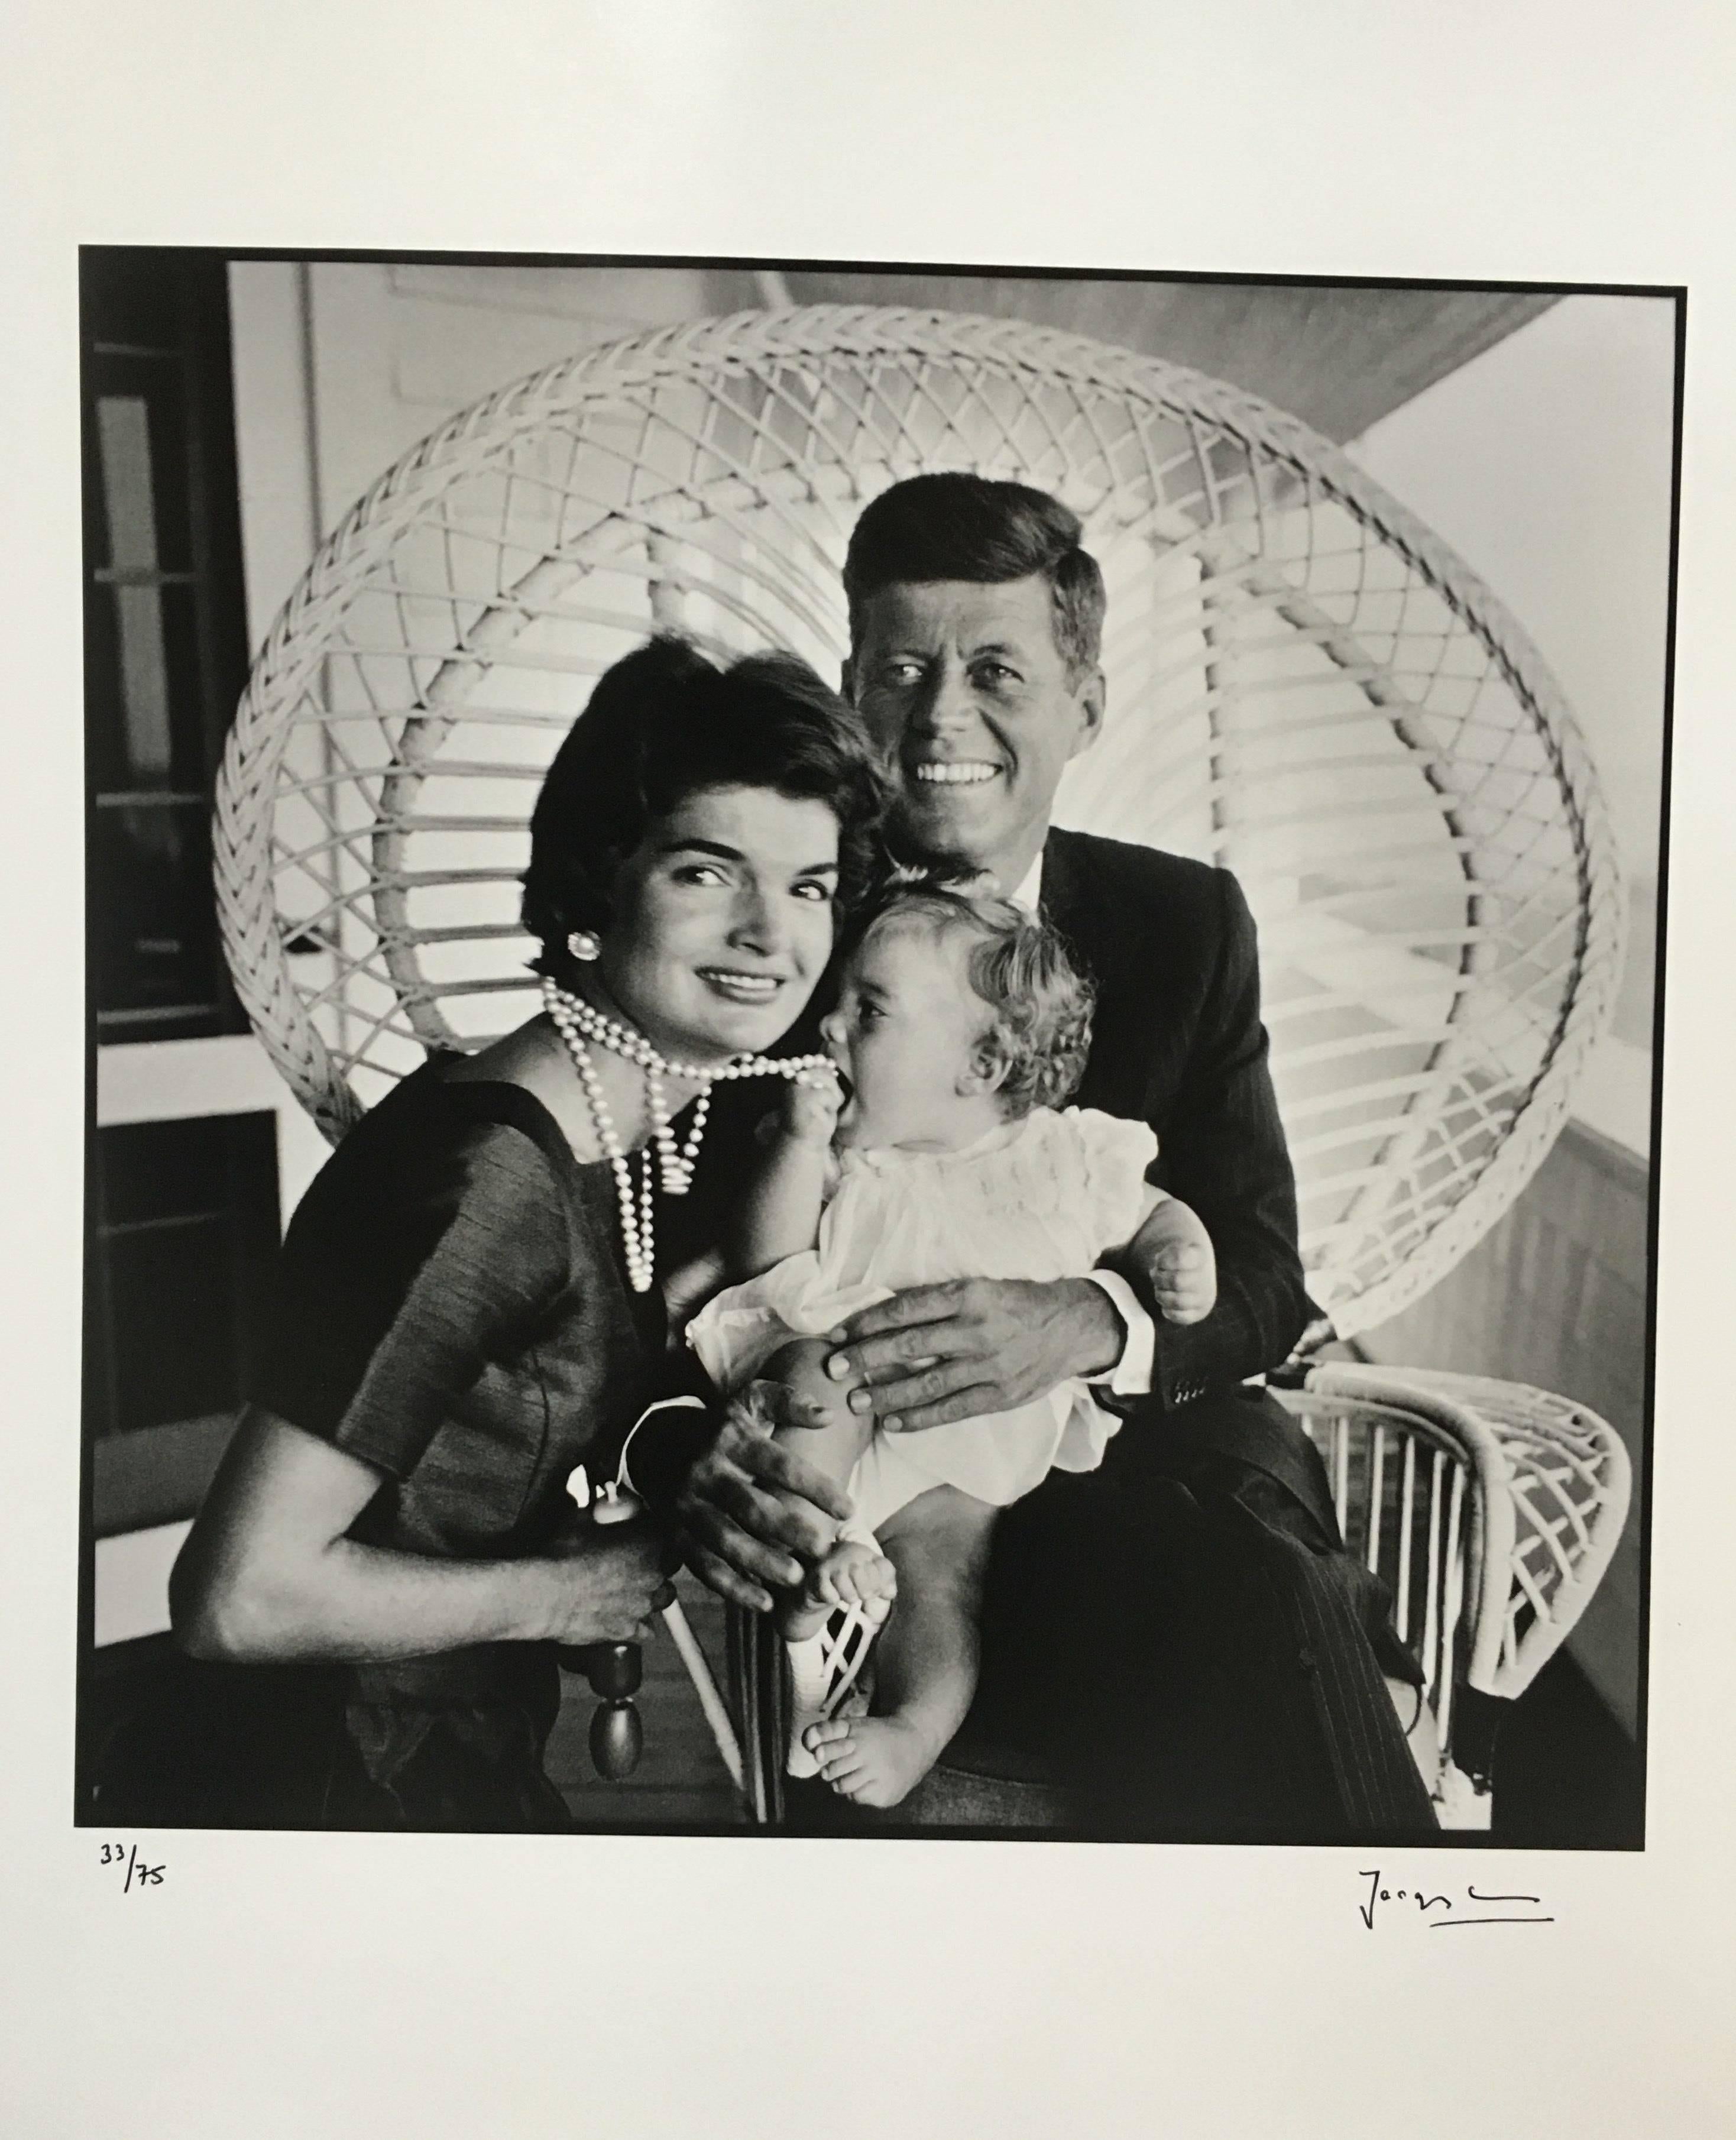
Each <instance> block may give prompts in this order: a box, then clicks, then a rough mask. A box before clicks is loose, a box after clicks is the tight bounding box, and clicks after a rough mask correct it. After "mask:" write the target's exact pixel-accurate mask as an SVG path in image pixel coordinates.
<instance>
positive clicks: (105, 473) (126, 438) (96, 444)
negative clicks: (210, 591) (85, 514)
mask: <svg viewBox="0 0 1736 2140" xmlns="http://www.w3.org/2000/svg"><path fill="white" fill-rule="evenodd" d="M90 378H91V390H92V400H93V404H94V410H95V415H94V420H93V425H92V430H91V447H92V448H93V449H94V451H95V454H96V475H97V486H96V487H97V498H96V504H97V508H98V514H97V518H98V523H99V530H100V537H99V540H98V541H97V542H96V547H95V555H94V557H93V558H92V562H93V563H94V564H95V565H96V567H98V568H99V569H100V570H107V571H116V570H118V571H123V572H189V571H190V570H191V569H192V567H193V562H194V559H193V542H192V530H191V527H190V525H189V503H188V490H187V426H186V422H185V419H184V395H185V393H186V371H185V366H184V363H183V361H182V360H181V359H180V358H179V357H168V358H156V357H150V358H140V357H120V356H93V357H92V358H91V368H90Z"/></svg>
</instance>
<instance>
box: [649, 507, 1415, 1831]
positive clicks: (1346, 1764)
mask: <svg viewBox="0 0 1736 2140" xmlns="http://www.w3.org/2000/svg"><path fill="white" fill-rule="evenodd" d="M1080 534H1081V529H1080V525H1079V523H1078V521H1077V519H1076V518H1075V517H1074V515H1073V514H1072V513H1070V512H1068V511H1067V508H1065V507H1063V506H1062V505H1060V504H1059V503H1057V501H1056V500H1054V499H1053V498H1048V497H1047V496H1046V495H1045V494H1044V493H1042V492H1039V491H1035V490H1031V489H1027V488H1024V487H1023V486H1021V485H1018V484H1013V483H992V482H988V481H987V480H985V479H981V478H978V477H973V476H965V475H934V476H922V477H917V478H915V479H911V480H910V481H908V482H905V483H900V484H897V485H895V486H894V488H892V489H891V490H890V491H888V492H886V493H883V494H882V495H881V496H880V498H877V499H876V500H875V502H874V503H873V504H872V505H870V507H869V508H868V509H867V510H866V512H865V513H863V515H862V517H861V520H860V522H859V523H858V524H857V527H856V531H855V533H854V534H853V536H852V537H851V546H850V551H849V555H848V557H847V559H846V566H845V586H846V593H847V596H848V597H849V601H850V611H851V662H850V666H849V670H848V671H847V674H846V689H847V690H848V691H849V693H850V695H851V698H852V699H854V701H855V703H856V705H857V707H858V708H859V709H861V713H862V714H863V717H864V719H865V720H866V723H867V724H868V726H869V728H870V731H871V732H872V734H874V736H875V740H876V741H877V742H878V743H879V744H880V745H881V747H882V748H883V749H884V750H885V752H886V753H887V756H888V758H889V760H890V763H891V765H892V767H893V768H894V771H895V778H896V782H897V786H898V797H899V799H898V807H897V819H896V824H895V834H896V837H897V839H898V841H899V843H900V846H901V847H903V848H904V849H905V851H907V852H909V853H910V854H911V855H912V856H917V857H921V858H924V859H929V860H946V861H956V862H959V863H960V864H963V865H966V866H970V867H973V868H975V869H979V870H987V871H992V872H993V874H994V875H995V876H996V877H997V878H998V880H999V881H1000V884H1001V886H1002V887H1003V890H1004V891H1007V892H1008V894H1009V896H1013V897H1014V898H1018V899H1020V900H1022V901H1023V902H1024V903H1026V904H1027V905H1029V906H1033V907H1037V906H1040V909H1041V910H1042V913H1043V915H1045V917H1046V918H1047V919H1048V920H1050V921H1051V922H1052V923H1053V925H1055V926H1056V927H1057V929H1059V930H1061V931H1062V934H1063V935H1066V936H1067V939H1068V940H1069V941H1070V942H1071V944H1072V946H1073V948H1074V950H1076V953H1077V954H1078V955H1079V957H1080V960H1081V963H1082V964H1083V965H1084V966H1085V967H1086V969H1088V970H1089V972H1090V973H1091V975H1092V977H1093V979H1095V981H1096V985H1097V990H1098V994H1097V1009H1096V1022H1095V1026H1094V1032H1093V1038H1092V1043H1091V1056H1090V1059H1089V1063H1088V1064H1087V1068H1086V1074H1085V1078H1084V1081H1083V1082H1082V1084H1081V1087H1080V1089H1079V1092H1078V1093H1077V1095H1076V1099H1077V1101H1078V1102H1079V1104H1081V1105H1082V1106H1086V1107H1099V1108H1101V1109H1103V1110H1105V1111H1106V1112H1110V1113H1113V1114H1119V1115H1122V1116H1125V1117H1135V1118H1137V1119H1139V1120H1140V1121H1143V1122H1148V1123H1149V1124H1150V1126H1151V1127H1152V1128H1153V1129H1154V1130H1155V1131H1156V1132H1157V1136H1158V1138H1159V1145H1160V1156H1159V1159H1158V1161H1157V1166H1156V1174H1155V1178H1156V1180H1158V1181H1159V1182H1160V1184H1161V1185H1162V1186H1164V1187H1165V1188H1166V1189H1169V1190H1171V1191H1173V1192H1174V1194H1175V1195H1178V1196H1180V1197H1182V1198H1184V1200H1186V1201H1187V1202H1188V1203H1189V1204H1191V1205H1193V1206H1194V1209H1195V1210H1197V1211H1198V1212H1199V1215H1200V1216H1201V1217H1202V1218H1203V1219H1204V1221H1205V1223H1206V1226H1207V1228H1208V1230H1209V1233H1210V1234H1211V1237H1212V1240H1213V1244H1214V1249H1215V1252H1216V1257H1217V1267H1218V1281H1219V1299H1218V1305H1217V1307H1216V1308H1214V1312H1213V1313H1211V1315H1210V1316H1209V1317H1208V1318H1206V1319H1205V1320H1204V1321H1203V1322H1200V1323H1196V1324H1194V1325H1192V1326H1189V1327H1186V1328H1184V1327H1180V1326H1176V1325H1173V1324H1169V1323H1161V1322H1160V1321H1159V1320H1158V1319H1157V1318H1156V1314H1155V1308H1154V1307H1153V1304H1152V1298H1151V1290H1150V1278H1149V1274H1147V1273H1145V1272H1143V1271H1141V1270H1140V1269H1136V1268H1123V1269H1120V1270H1116V1271H1106V1272H1099V1273H1097V1274H1095V1276H1094V1278H1093V1279H1089V1280H1085V1279H1081V1280H1063V1281H1060V1282H1057V1283H1055V1284H1031V1283H1027V1282H1023V1281H1015V1280H995V1281H992V1280H974V1281H969V1282H967V1283H964V1284H956V1285H950V1286H940V1287H925V1288H919V1289H918V1290H916V1291H915V1292H912V1293H905V1294H901V1295H900V1296H899V1297H898V1298H895V1299H893V1300H891V1301H888V1302H885V1303H882V1304H881V1305H880V1307H878V1308H870V1309H869V1310H868V1311H866V1313H864V1314H862V1315H861V1316H859V1317H857V1318H855V1320H854V1321H853V1323H851V1325H850V1326H849V1328H848V1330H847V1333H846V1334H845V1336H844V1338H842V1340H841V1342H840V1344H839V1347H838V1350H837V1352H836V1354H835V1355H834V1357H833V1359H832V1362H831V1372H833V1373H834V1375H835V1376H836V1377H837V1378H839V1379H840V1380H841V1381H843V1382H847V1383H848V1384H850V1385H851V1391H852V1394H851V1400H850V1401H851V1403H852V1404H853V1405H854V1406H856V1408H858V1409H861V1410H866V1409H869V1408H870V1407H871V1409H872V1410H873V1411H874V1412H875V1415H876V1416H877V1417H878V1419H879V1421H880V1423H881V1424H882V1425H883V1426H885V1427H886V1428H888V1429H889V1430H890V1431H897V1432H905V1433H920V1432H922V1431H924V1429H926V1428H928V1427H929V1426H935V1425H939V1424H940V1423H941V1422H943V1421H949V1420H955V1419H965V1418H972V1417H975V1416H980V1415H986V1414H988V1413H992V1412H996V1411H1008V1410H1011V1409H1013V1407H1015V1406H1018V1405H1021V1404H1024V1403H1027V1402H1028V1401H1032V1399H1034V1398H1036V1397H1037V1396H1040V1395H1042V1393H1043V1392H1044V1391H1047V1390H1048V1389H1050V1388H1052V1387H1054V1386H1055V1385H1056V1384H1057V1383H1058V1382H1061V1381H1062V1380H1064V1379H1065V1378H1067V1377H1069V1376H1072V1375H1085V1376H1087V1377H1091V1378H1092V1379H1093V1380H1094V1381H1096V1382H1098V1383H1100V1384H1101V1385H1102V1386H1103V1391H1104V1394H1105V1395H1106V1396H1107V1397H1108V1399H1109V1401H1111V1402H1112V1403H1114V1404H1116V1406H1118V1408H1119V1409H1121V1411H1123V1413H1124V1416H1125V1425H1124V1427H1123V1429H1122V1431H1121V1433H1120V1434H1118V1435H1117V1436H1116V1438H1115V1440H1114V1441H1112V1442H1111V1444H1110V1447H1109V1451H1108V1454H1107V1455H1106V1460H1105V1462H1104V1464H1103V1465H1102V1467H1101V1470H1098V1471H1096V1472H1091V1473H1084V1474H1072V1473H1065V1472H1057V1473H1054V1474H1052V1475H1051V1476H1050V1477H1049V1479H1048V1480H1046V1481H1045V1482H1044V1484H1043V1485H1042V1486H1040V1487H1039V1488H1038V1489H1037V1491H1036V1492H1035V1493H1033V1494H1032V1495H1029V1496H1028V1497H1027V1499H1025V1500H1024V1501H1022V1502H1021V1503H1019V1504H1017V1505H1016V1506H1015V1507H1014V1508H1013V1509H1009V1510H1008V1511H1007V1513H1006V1514H1005V1515H1004V1516H1003V1519H1002V1520H1001V1523H1000V1524H999V1526H998V1531H997V1535H996V1541H995V1546H994V1550H993V1561H992V1564H991V1569H990V1574H989V1579H988V1598H987V1601H986V1607H985V1613H984V1654H983V1677H982V1683H981V1688H980V1691H979V1693H978V1700H977V1702H976V1705H975V1706H974V1708H973V1711H972V1714H971V1716H970V1718H969V1720H968V1721H967V1723H966V1725H965V1727H964V1730H963V1731H962V1732H961V1733H960V1735H959V1739H958V1740H957V1741H955V1742H954V1747H953V1749H952V1750H950V1752H949V1755H948V1756H947V1762H946V1767H947V1768H948V1769H960V1770H963V1771H964V1772H967V1773H969V1772H975V1773H978V1774H990V1775H1000V1776H1010V1777H1013V1778H1020V1777H1022V1778H1027V1779H1042V1780H1043V1781H1045V1782H1047V1783H1050V1784H1054V1783H1056V1782H1057V1781H1059V1782H1062V1783H1064V1784H1076V1785H1077V1787H1078V1789H1079V1790H1080V1792H1081V1794H1082V1796H1081V1803H1085V1802H1087V1801H1088V1802H1089V1803H1090V1804H1092V1805H1093V1806H1094V1807H1096V1809H1097V1813H1098V1815H1099V1817H1101V1819H1102V1820H1103V1821H1104V1823H1106V1827H1107V1828H1108V1829H1109V1831H1110V1832H1112V1833H1121V1834H1135V1833H1138V1834H1150V1835H1154V1836H1174V1838H1177V1839H1187V1840H1208V1839H1226V1840H1228V1839H1237V1838H1243V1839H1250V1840H1252V1839H1257V1838H1265V1839H1272V1840H1282V1841H1303V1840H1322V1841H1325V1840H1345V1841H1348V1840H1351V1839H1356V1840H1366V1841H1372V1840H1376V1839H1385V1838H1393V1839H1398V1838H1411V1837H1420V1836H1424V1835H1426V1834H1427V1833H1429V1832H1430V1829H1431V1828H1432V1827H1433V1819H1432V1815H1431V1814H1430V1809H1429V1805H1428V1802H1427V1798H1426V1794H1425V1792H1424V1790H1423V1789H1422V1786H1421V1784H1420V1778H1419V1775H1418V1772H1417V1769H1416V1766H1415V1764H1414V1763H1413V1761H1412V1760H1411V1759H1410V1755H1409V1752H1408V1750H1407V1748H1406V1745H1405V1739H1404V1736H1403V1733H1402V1731H1401V1730H1400V1724H1399V1721H1398V1711H1397V1708H1396V1706H1395V1703H1396V1701H1398V1698H1399V1696H1398V1694H1397V1693H1396V1692H1390V1691H1389V1683H1390V1682H1404V1681H1413V1682H1414V1681H1415V1665H1414V1663H1413V1662H1412V1661H1411V1660H1410V1658H1409V1657H1408V1655H1407V1654H1406V1653H1405V1652H1404V1650H1403V1649H1402V1647H1400V1645H1399V1644H1398V1642H1397V1641H1396V1639H1395V1637H1393V1636H1392V1634H1391V1632H1390V1626H1389V1624H1388V1622H1387V1619H1386V1613H1385V1598H1384V1595H1383V1593H1381V1592H1380V1587H1379V1586H1378V1585H1377V1584H1376V1583H1375V1582H1374V1579H1373V1578H1371V1577H1370V1576H1369V1575H1368V1574H1367V1572H1366V1570H1364V1569H1362V1568H1361V1567H1360V1566H1359V1565H1358V1564H1357V1563H1355V1562H1354V1561H1352V1560H1351V1558H1350V1556H1349V1555H1348V1554H1346V1553H1345V1551H1344V1549H1343V1546H1342V1542H1341V1539H1340V1538H1339V1535H1338V1531H1337V1527H1336V1520H1335V1518H1334V1515H1333V1510H1332V1504H1331V1495H1330V1493H1329V1491H1328V1490H1327V1481H1326V1478H1325V1474H1324V1471H1323V1469H1322V1465H1321V1463H1320V1460H1319V1458H1318V1456H1317V1454H1316V1452H1315V1451H1314V1450H1313V1447H1312V1444H1311V1443H1309V1441H1307V1437H1306V1436H1304V1435H1303V1434H1302V1432H1301V1431H1300V1430H1299V1429H1298V1428H1297V1426H1295V1424H1294V1423H1293V1422H1292V1421H1291V1420H1290V1419H1289V1418H1288V1416H1287V1415H1286V1414H1285V1413H1284V1412H1283V1411H1282V1408H1281V1407H1280V1406H1278V1405H1277V1404H1276V1403H1275V1402H1274V1401H1273V1400H1272V1399H1271V1398H1270V1397H1268V1396H1267V1395H1266V1394H1265V1393H1264V1391H1263V1390H1260V1389H1258V1388H1256V1387H1247V1381H1248V1377H1254V1376H1258V1375H1260V1374H1262V1373H1263V1372H1266V1371H1268V1370H1269V1369H1271V1368H1273V1367H1276V1366H1277V1364H1278V1363H1279V1362H1281V1361H1282V1360H1283V1358H1284V1357H1286V1356H1287V1353H1288V1352H1289V1351H1290V1350H1291V1348H1292V1346H1293V1345H1294V1343H1295V1342H1296V1340H1297V1338H1298V1337H1299V1335H1300V1334H1301V1333H1302V1328H1303V1327H1304V1325H1305V1323H1307V1320H1308V1318H1309V1314H1310V1308H1309V1303H1308V1302H1307V1296H1306V1293H1305V1292H1304V1290H1303V1285H1302V1269H1301V1264H1300V1261H1299V1259H1298V1255H1297V1244H1296V1196H1295V1186H1294V1180H1293V1177H1292V1171H1291V1167H1290V1162H1289V1159H1288V1156H1287V1151H1286V1150H1285V1145H1284V1138H1283V1132H1282V1127H1281V1126H1280V1123H1279V1120H1278V1116H1277V1106H1276V1103H1275V1102H1274V1099H1273V1092H1272V1086H1271V1081H1270V1078H1269V1076H1268V1069H1267V1043H1266V1034H1265V1031H1264V1028H1263V1025H1262V1023H1261V1021H1260V1010H1259V978H1258V955H1257V951H1256V946H1255V940H1254V930H1253V921H1252V919H1251V917H1250V916H1249V915H1248V909H1247V906H1246V903H1245V901H1243V896H1242V894H1241V891H1240V890H1239V888H1238V886H1237V885H1236V882H1235V881H1234V879H1233V877H1231V876H1229V875H1228V872H1226V871H1221V870H1214V869H1210V868H1208V867H1206V866H1203V865H1201V864H1199V863H1195V862H1191V861H1184V860H1183V859H1181V858H1179V857H1178V856H1171V855H1165V854H1162V853H1160V852H1156V851H1155V850H1152V849H1149V848H1145V847H1131V846H1128V845H1125V844H1123V843H1121V842H1113V841H1108V840H1101V839H1095V838H1091V837H1086V836H1085V835H1082V834H1079V833H1072V832H1060V831H1055V830H1052V829H1051V827H1050V824H1049V815H1050V811H1051V809H1052V805H1053V802H1054V798H1055V793H1056V789H1057V785H1058V783H1059V782H1060V779H1061V776H1062V772H1063V770H1064V769H1065V768H1066V766H1067V763H1069V761H1070V760H1071V759H1072V758H1073V757H1075V756H1076V755H1077V754H1078V753H1080V752H1081V751H1082V750H1084V749H1088V748H1089V747H1090V745H1091V744H1092V743H1093V742H1094V741H1095V740H1096V735H1097V734H1098V732H1099V729H1100V728H1101V723H1102V719H1103V717H1104V711H1105V690H1104V680H1103V674H1102V670H1101V666H1100V665H1099V660H1098V652H1099V646H1100V643H1101V628H1102V619H1103V607H1104V596H1103V582H1102V577H1101V572H1099V571H1098V568H1097V566H1096V562H1095V560H1093V559H1092V558H1091V557H1090V555H1089V554H1088V553H1087V552H1086V551H1085V550H1084V549H1082V548H1081V547H1080V539H1079V538H1080ZM739 1442H740V1437H739V1436H730V1435H729V1434H728V1433H727V1432H726V1434H725V1435H724V1436H720V1437H719V1440H718V1443H717V1445H715V1446H714V1449H713V1450H711V1451H709V1453H708V1455H706V1456H705V1457H704V1458H703V1459H702V1460H701V1461H700V1462H699V1464H698V1465H695V1466H694V1470H693V1473H692V1474H691V1475H690V1476H689V1482H688V1485H687V1487H686V1490H685V1491H684V1494H683V1496H682V1503H683V1509H684V1515H685V1517H686V1519H687V1521H688V1524H689V1529H690V1530H692V1532H693V1533H694V1535H695V1536H696V1537H697V1538H698V1539H699V1540H700V1552H701V1559H702V1564H706V1563H708V1562H709V1571H710V1572H711V1573H714V1574H721V1575H723V1576H725V1577H728V1578H733V1582H734V1585H735V1588H734V1589H733V1593H732V1594H737V1595H744V1594H745V1590H746V1589H751V1588H754V1586H755V1580H756V1578H757V1579H758V1580H759V1581H763V1580H767V1579H771V1580H779V1579H785V1573H786V1568H787V1563H785V1566H784V1567H780V1568H778V1572H777V1573H776V1574H774V1573H773V1567H774V1563H777V1559H778V1556H779V1554H780V1553H783V1552H785V1551H787V1549H795V1550H796V1551H797V1553H800V1552H802V1551H804V1550H807V1549H808V1548H809V1545H810V1544H811V1541H810V1539H809V1537H808V1534H807V1533H808V1529H809V1527H810V1519H812V1513H813V1512H812V1509H809V1508H807V1506H806V1505H805V1502H804V1495H812V1485H811V1482H810V1481H807V1480H803V1479H802V1478H801V1477H800V1475H799V1474H797V1473H795V1472H792V1471H791V1470H788V1469H787V1468H785V1469H783V1470H779V1469H777V1467H776V1466H775V1465H772V1464H771V1463H770V1461H769V1460H768V1458H767V1455H765V1454H764V1452H763V1450H753V1449H750V1448H748V1447H747V1446H745V1445H738V1444H739ZM822 1505H823V1504H822ZM718 1587H719V1588H724V1589H725V1590H726V1593H728V1592H730V1589H731V1583H730V1582H729V1581H728V1580H725V1581H720V1582H719V1583H718ZM754 1602H758V1601H757V1599H756V1600H755V1601H754ZM1405 1692H1406V1693H1407V1694H1408V1690H1405ZM922 1788H923V1789H924V1790H925V1789H927V1788H928V1787H927V1786H924V1787H922ZM905 1810H906V1811H907V1812H908V1813H909V1814H910V1817H912V1818H920V1815H921V1806H920V1803H919V1798H918V1799H913V1800H912V1801H911V1802H910V1805H909V1807H908V1808H907V1809H905Z"/></svg>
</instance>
